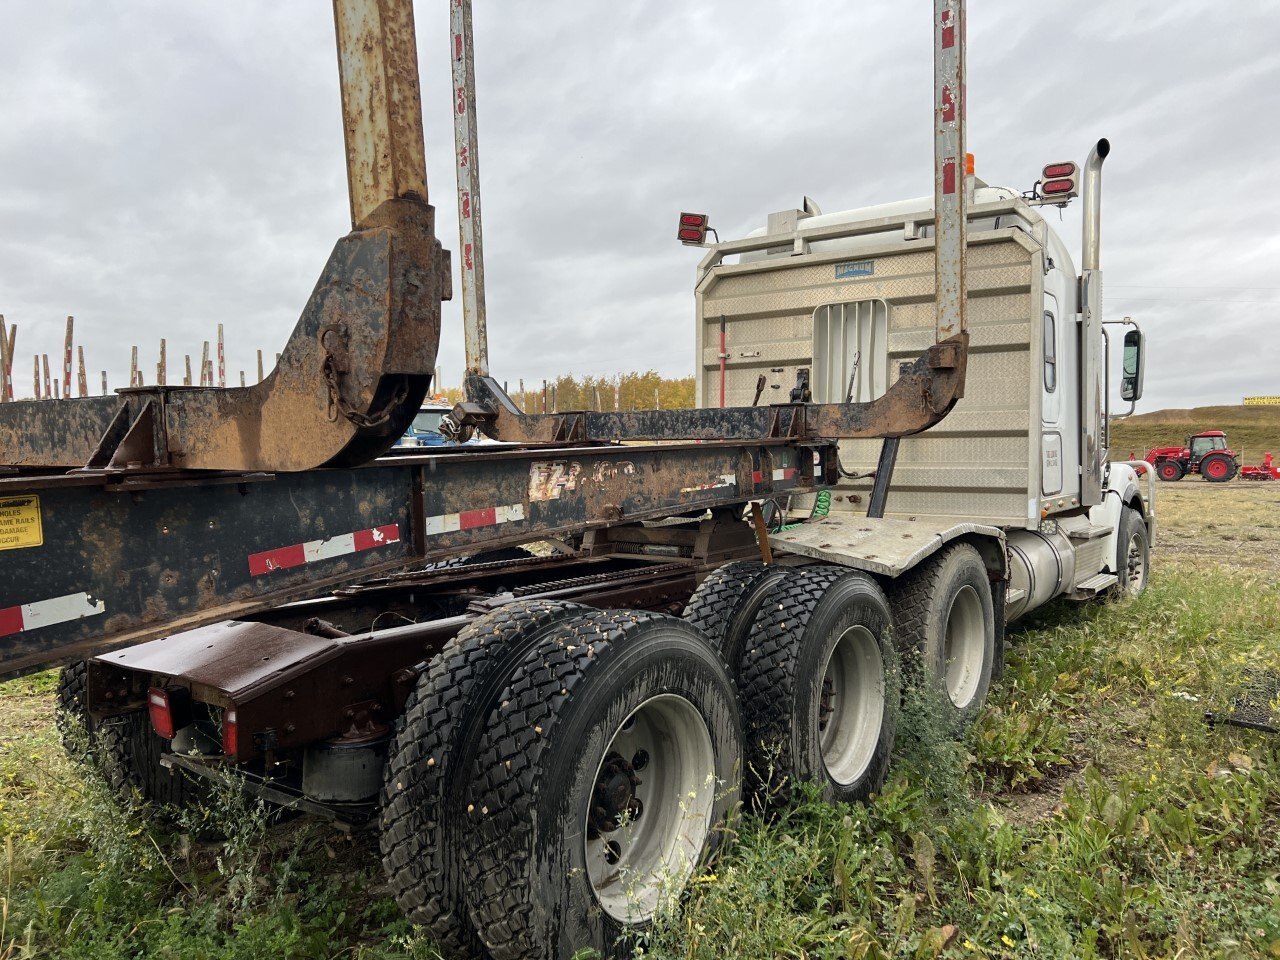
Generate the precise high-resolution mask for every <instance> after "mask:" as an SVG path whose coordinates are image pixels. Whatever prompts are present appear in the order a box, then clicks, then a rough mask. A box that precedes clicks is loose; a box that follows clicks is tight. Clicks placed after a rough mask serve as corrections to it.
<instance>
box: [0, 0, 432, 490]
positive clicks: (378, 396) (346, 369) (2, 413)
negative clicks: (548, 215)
mask: <svg viewBox="0 0 1280 960" xmlns="http://www.w3.org/2000/svg"><path fill="white" fill-rule="evenodd" d="M334 20H335V24H336V27H337V38H338V64H339V70H340V75H341V85H342V114H343V130H344V133H345V137H346V153H347V179H348V185H349V192H350V198H351V220H352V231H351V232H350V233H349V234H347V235H346V236H345V237H343V238H341V239H340V240H339V241H338V242H337V245H336V246H335V247H334V249H333V252H332V253H331V254H330V256H329V260H328V263H326V265H325V267H324V270H323V272H322V273H321V275H320V279H319V281H318V282H317V284H316V286H315V289H314V290H313V291H312V293H311V297H310V299H309V300H308V302H307V305H306V307H305V308H304V309H303V312H302V315H301V317H300V318H299V320H298V322H297V325H296V326H295V327H294V329H293V333H292V334H291V335H290V337H289V340H288V342H287V343H286V345H285V347H284V349H283V351H282V352H281V358H280V363H279V365H278V366H277V367H276V369H275V370H274V371H272V372H271V374H270V375H268V376H267V378H266V379H265V380H263V381H262V382H261V383H259V384H255V385H254V386H251V387H241V388H232V389H212V388H202V387H141V388H133V389H129V390H122V391H120V392H119V395H118V396H115V397H93V398H86V399H76V400H68V401H64V402H61V403H40V402H36V401H24V402H19V403H12V404H5V405H4V406H3V407H0V466H5V465H7V466H22V467H54V468H57V467H70V468H74V467H85V466H88V467H92V468H104V469H121V470H128V469H131V468H156V467H161V468H180V469H181V468H186V469H206V470H237V471H247V470H271V471H300V470H309V469H312V468H315V467H319V466H325V465H350V464H357V463H362V462H364V461H366V460H369V459H371V458H373V457H375V456H377V455H379V454H380V453H382V452H383V451H385V450H386V449H388V448H389V447H390V446H391V445H392V444H393V443H395V441H396V439H397V438H398V437H399V436H400V435H401V434H402V433H403V432H404V430H405V428H406V427H407V426H408V424H409V422H410V421H411V420H412V419H413V417H414V415H415V414H416V413H417V412H418V409H419V407H420V406H421V402H422V398H423V396H424V395H425V394H426V392H427V390H428V389H429V387H430V384H431V380H432V377H433V375H434V373H435V361H436V350H437V347H438V345H439V339H440V301H441V300H443V299H448V297H449V293H450V280H449V257H448V254H447V253H446V252H445V251H444V250H442V249H441V247H440V244H439V242H438V241H437V240H436V238H435V234H434V211H433V210H432V208H431V207H430V206H428V204H427V183H426V163H425V161H424V156H425V150H424V146H423V135H422V104H421V93H420V90H419V83H418V64H417V49H416V45H415V40H414V28H413V4H412V0H334Z"/></svg>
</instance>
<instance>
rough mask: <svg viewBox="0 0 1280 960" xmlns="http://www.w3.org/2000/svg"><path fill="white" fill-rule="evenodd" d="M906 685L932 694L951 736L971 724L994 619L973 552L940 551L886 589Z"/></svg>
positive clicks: (984, 684) (987, 585)
mask: <svg viewBox="0 0 1280 960" xmlns="http://www.w3.org/2000/svg"><path fill="white" fill-rule="evenodd" d="M890 591H891V594H890V595H891V597H892V600H893V624H894V628H895V631H896V636H897V642H898V651H899V653H900V654H901V655H902V659H903V664H904V669H905V672H906V674H907V677H908V680H909V681H912V682H924V683H927V684H929V685H930V686H932V687H933V689H934V690H935V691H936V693H937V694H938V696H937V699H938V701H939V705H940V706H941V707H942V709H944V710H945V709H950V710H951V711H952V716H951V719H952V720H953V721H954V722H955V725H956V727H957V729H963V728H964V727H966V726H968V725H969V724H970V723H972V722H973V720H974V718H975V717H976V716H977V714H978V711H979V710H980V709H982V704H983V702H984V701H985V700H986V698H987V691H988V690H989V689H990V688H991V676H992V672H993V670H994V667H995V657H996V618H995V607H994V604H993V603H992V600H991V581H990V580H989V579H988V578H987V568H986V565H985V564H984V563H983V562H982V556H981V555H980V554H979V553H978V551H977V548H975V547H974V546H972V545H971V544H967V543H957V544H953V545H951V546H949V547H944V548H943V549H942V550H941V551H939V552H938V553H936V554H934V555H933V556H932V557H929V558H928V559H927V560H925V561H923V562H922V563H921V564H920V565H919V566H917V567H915V568H914V569H913V570H910V571H908V572H907V573H906V574H904V575H903V576H902V577H901V578H899V579H898V580H897V581H895V582H894V583H893V585H892V586H891V587H890Z"/></svg>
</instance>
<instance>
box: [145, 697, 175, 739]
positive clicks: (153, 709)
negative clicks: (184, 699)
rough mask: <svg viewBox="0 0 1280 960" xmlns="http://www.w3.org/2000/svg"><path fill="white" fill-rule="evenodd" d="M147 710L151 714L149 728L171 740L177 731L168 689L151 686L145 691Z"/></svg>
mask: <svg viewBox="0 0 1280 960" xmlns="http://www.w3.org/2000/svg"><path fill="white" fill-rule="evenodd" d="M147 712H148V713H149V714H150V715H151V728H152V729H153V730H155V732H156V733H157V734H159V735H160V736H161V737H164V739H166V740H172V739H173V735H174V734H175V733H177V732H178V728H177V725H176V724H175V723H174V720H173V703H172V701H171V700H170V698H169V691H168V690H165V689H164V688H163V687H152V688H151V689H150V690H148V691H147Z"/></svg>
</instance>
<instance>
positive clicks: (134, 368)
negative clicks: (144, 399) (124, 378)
mask: <svg viewBox="0 0 1280 960" xmlns="http://www.w3.org/2000/svg"><path fill="white" fill-rule="evenodd" d="M129 386H131V387H136V386H138V348H137V347H134V348H133V358H132V359H131V360H130V361H129Z"/></svg>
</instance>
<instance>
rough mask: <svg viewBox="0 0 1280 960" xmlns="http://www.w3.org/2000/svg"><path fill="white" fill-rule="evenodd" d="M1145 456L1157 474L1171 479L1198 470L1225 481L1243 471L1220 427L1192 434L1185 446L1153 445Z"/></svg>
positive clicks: (1209, 477) (1216, 481)
mask: <svg viewBox="0 0 1280 960" xmlns="http://www.w3.org/2000/svg"><path fill="white" fill-rule="evenodd" d="M1143 459H1144V460H1146V461H1147V463H1150V464H1152V465H1153V466H1154V467H1155V470H1156V476H1157V477H1159V478H1160V479H1161V480H1166V481H1169V482H1173V481H1175V480H1181V479H1182V478H1183V477H1185V476H1186V475H1187V474H1190V473H1198V474H1200V475H1201V476H1202V477H1204V478H1205V479H1206V480H1208V481H1209V482H1210V483H1226V482H1227V481H1228V480H1231V479H1233V478H1234V477H1235V476H1236V474H1237V473H1239V472H1240V461H1239V460H1238V459H1237V458H1236V455H1235V451H1233V450H1230V449H1228V448H1227V435H1226V434H1225V433H1223V432H1222V431H1221V430H1205V431H1204V432H1203V433H1196V434H1193V435H1192V436H1189V437H1187V444H1186V446H1184V447H1154V448H1153V449H1151V450H1148V451H1147V455H1146V456H1145V457H1144V458H1143Z"/></svg>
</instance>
